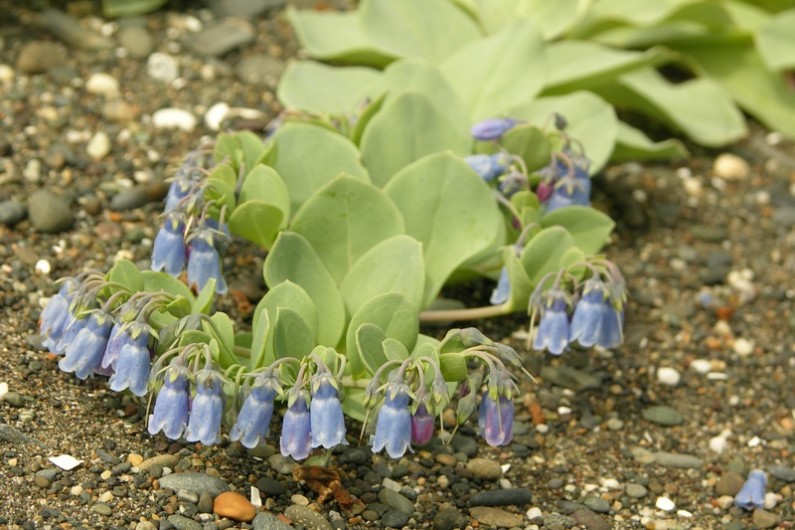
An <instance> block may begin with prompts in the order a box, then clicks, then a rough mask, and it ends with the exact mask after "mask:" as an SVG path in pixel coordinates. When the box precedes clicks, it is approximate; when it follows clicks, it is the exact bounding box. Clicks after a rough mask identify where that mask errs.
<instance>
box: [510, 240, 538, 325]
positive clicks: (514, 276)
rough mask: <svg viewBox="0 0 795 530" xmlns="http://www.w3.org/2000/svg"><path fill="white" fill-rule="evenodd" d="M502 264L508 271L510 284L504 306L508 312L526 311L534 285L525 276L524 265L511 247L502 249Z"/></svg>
mask: <svg viewBox="0 0 795 530" xmlns="http://www.w3.org/2000/svg"><path fill="white" fill-rule="evenodd" d="M503 264H504V266H505V267H506V268H507V269H508V278H509V279H510V283H511V293H510V297H509V298H508V300H507V301H506V302H505V305H506V306H507V307H508V308H509V310H510V311H518V310H520V309H522V310H524V309H527V303H528V300H529V299H530V295H531V294H532V293H533V288H534V287H535V283H534V282H533V281H532V280H530V278H529V277H528V276H527V271H526V270H525V268H524V264H523V263H522V261H521V260H520V259H519V256H517V255H516V251H515V250H514V248H513V245H511V246H509V247H507V248H505V249H503Z"/></svg>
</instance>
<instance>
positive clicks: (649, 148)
mask: <svg viewBox="0 0 795 530" xmlns="http://www.w3.org/2000/svg"><path fill="white" fill-rule="evenodd" d="M687 155H688V152H687V149H686V148H685V146H684V144H682V142H680V141H679V140H676V139H670V140H663V141H661V142H654V141H652V140H651V139H650V138H649V137H648V136H646V135H645V134H643V131H641V130H640V129H636V128H635V127H632V126H631V125H628V124H626V123H624V122H623V121H619V122H618V135H617V136H616V147H615V149H614V150H613V155H612V157H611V158H612V159H613V160H615V161H623V160H627V161H628V160H649V159H678V158H685V157H687Z"/></svg>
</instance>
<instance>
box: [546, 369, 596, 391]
mask: <svg viewBox="0 0 795 530" xmlns="http://www.w3.org/2000/svg"><path fill="white" fill-rule="evenodd" d="M541 377H542V378H543V379H544V380H545V381H549V382H550V383H553V384H555V385H558V386H562V387H563V388H568V389H570V390H574V391H575V392H579V391H581V390H589V389H592V388H599V386H601V384H602V381H601V379H600V378H598V377H596V376H594V375H591V374H588V373H585V372H582V371H580V370H577V369H575V368H570V367H568V366H545V367H544V368H542V369H541Z"/></svg>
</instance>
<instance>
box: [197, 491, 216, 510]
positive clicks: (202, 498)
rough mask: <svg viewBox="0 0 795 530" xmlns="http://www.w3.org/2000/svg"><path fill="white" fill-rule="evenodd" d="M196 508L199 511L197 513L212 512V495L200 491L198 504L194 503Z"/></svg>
mask: <svg viewBox="0 0 795 530" xmlns="http://www.w3.org/2000/svg"><path fill="white" fill-rule="evenodd" d="M196 507H197V508H198V509H199V513H212V511H213V496H212V494H211V493H210V492H209V491H207V490H205V491H202V492H201V494H200V495H199V502H198V503H196Z"/></svg>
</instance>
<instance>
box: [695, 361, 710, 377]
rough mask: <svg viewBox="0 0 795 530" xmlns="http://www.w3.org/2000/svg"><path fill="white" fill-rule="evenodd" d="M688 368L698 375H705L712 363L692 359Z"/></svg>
mask: <svg viewBox="0 0 795 530" xmlns="http://www.w3.org/2000/svg"><path fill="white" fill-rule="evenodd" d="M690 368H692V369H693V370H695V371H696V372H698V373H700V374H706V373H707V372H709V371H710V370H711V369H712V363H711V362H710V361H709V360H707V359H694V360H693V362H691V363H690Z"/></svg>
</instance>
